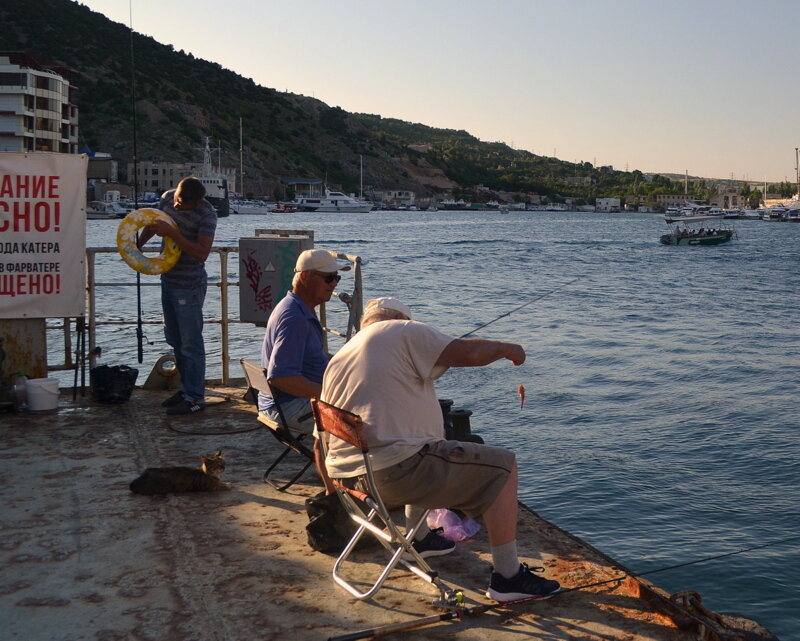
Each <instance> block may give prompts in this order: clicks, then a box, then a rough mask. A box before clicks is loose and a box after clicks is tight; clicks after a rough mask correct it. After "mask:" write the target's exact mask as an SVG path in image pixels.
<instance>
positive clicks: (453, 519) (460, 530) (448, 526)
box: [428, 508, 481, 541]
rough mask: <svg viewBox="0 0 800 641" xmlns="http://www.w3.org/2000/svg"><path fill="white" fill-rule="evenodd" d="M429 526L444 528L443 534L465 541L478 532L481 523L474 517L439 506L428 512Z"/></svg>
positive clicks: (448, 537)
mask: <svg viewBox="0 0 800 641" xmlns="http://www.w3.org/2000/svg"><path fill="white" fill-rule="evenodd" d="M428 527H429V528H431V529H435V528H442V536H443V537H444V538H446V539H449V540H451V541H463V540H464V539H468V538H470V537H472V536H475V535H476V534H477V533H478V530H480V529H481V526H480V524H479V523H478V522H477V521H475V520H474V519H469V518H466V517H465V518H463V519H462V518H461V517H460V516H459V515H458V514H456V513H455V512H453V511H452V510H448V509H447V508H438V509H436V510H431V511H430V512H428Z"/></svg>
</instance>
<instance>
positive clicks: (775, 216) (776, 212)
mask: <svg viewBox="0 0 800 641" xmlns="http://www.w3.org/2000/svg"><path fill="white" fill-rule="evenodd" d="M785 218H786V207H784V206H783V205H773V206H772V207H770V208H769V209H767V210H765V211H764V213H763V214H762V215H761V219H762V220H768V221H770V222H773V223H776V222H783V220H785Z"/></svg>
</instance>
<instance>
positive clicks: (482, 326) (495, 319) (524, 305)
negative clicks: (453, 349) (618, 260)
mask: <svg viewBox="0 0 800 641" xmlns="http://www.w3.org/2000/svg"><path fill="white" fill-rule="evenodd" d="M576 280H580V276H578V277H577V278H573V279H572V280H571V281H569V282H567V283H564V284H563V285H559V286H558V287H556V288H555V289H551V290H550V291H549V292H545V293H544V294H540V295H539V296H537V297H536V298H532V299H531V300H529V301H528V302H527V303H523V304H522V305H520V306H519V307H515V308H514V309H512V310H509V311H507V312H506V313H504V314H500V316H498V317H497V318H494V319H492V320H490V321H489V322H488V323H484V324H483V325H480V326H478V327H476V328H475V329H473V330H471V331H469V332H467V333H466V334H462V335H461V336H459V338H466V337H467V336H469V335H471V334H474V333H475V332H477V331H478V330H479V329H483V328H484V327H487V326H489V325H491V324H492V323H495V322H497V321H499V320H500V319H501V318H505V317H506V316H510V315H511V314H513V313H514V312H517V311H519V310H520V309H522V308H523V307H527V306H528V305H530V304H531V303H535V302H536V301H537V300H542V299H543V298H544V297H545V296H549V295H550V294H553V293H555V292H557V291H561V290H562V289H564V288H565V287H567V286H568V285H571V284H572V283H574V282H575V281H576Z"/></svg>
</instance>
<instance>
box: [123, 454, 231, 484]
mask: <svg viewBox="0 0 800 641" xmlns="http://www.w3.org/2000/svg"><path fill="white" fill-rule="evenodd" d="M200 460H201V461H202V465H201V466H200V467H199V468H197V467H148V468H147V469H146V470H145V471H144V472H142V475H141V476H140V477H139V478H137V479H135V480H134V481H132V482H131V484H130V488H131V492H135V493H136V494H172V493H173V492H216V491H218V490H227V489H229V487H228V485H227V484H226V483H223V482H222V481H220V480H219V476H220V474H222V472H223V471H224V470H225V459H224V458H223V457H222V450H219V451H218V452H217V453H216V454H214V455H213V456H201V457H200Z"/></svg>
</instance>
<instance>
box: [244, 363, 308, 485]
mask: <svg viewBox="0 0 800 641" xmlns="http://www.w3.org/2000/svg"><path fill="white" fill-rule="evenodd" d="M239 362H240V363H241V364H242V369H243V370H244V377H245V380H246V381H247V385H248V387H249V388H250V390H256V391H259V392H263V393H264V394H268V395H269V396H271V397H272V399H273V400H274V401H275V407H276V408H277V410H278V420H277V421H275V420H273V419H272V418H270V417H269V416H266V415H264V414H262V413H261V412H259V413H258V420H259V421H260V422H261V423H263V424H264V425H266V426H267V427H268V428H269V432H270V434H272V435H273V436H274V437H275V438H276V439H278V441H279V442H280V443H281V445H283V446H284V449H283V451H282V452H281V453H280V454H279V455H278V457H277V458H276V459H275V460H274V461H273V462H272V463H271V464H270V465H269V467H268V468H267V470H266V472H264V482H265V483H269V484H270V485H271V486H272V487H274V488H275V489H276V490H279V491H281V492H283V491H284V490H286V489H288V488H289V487H291V486H292V485H294V484H295V483H296V482H297V481H298V480H299V479H300V477H301V476H303V474H304V473H305V471H306V470H307V469H308V468H309V467H311V465H312V464H313V463H314V452H313V451H312V450H310V449H309V448H308V447H306V444H305V443H303V438H304V437H306V436H311V435H312V430H313V429H314V424H313V422H312V421H311V420H310V419H311V416H312V414H311V412H309V413H308V419H309V420H308V429H301V428H297V427H289V425H288V424H287V423H286V417H284V415H283V410H282V409H281V406H280V403H278V400H277V399H276V397H275V393H274V390H273V389H272V385H270V381H269V379H268V378H267V371H266V370H265V369H264V368H263V367H261V365H256V364H255V363H252V362H250V361H248V360H246V359H244V358H241V359H239ZM255 403H256V405H257V404H258V398H257V397H256V398H255ZM304 420H305V416H301V417H300V422H303V421H304ZM291 452H295V453H297V454H299V455H300V456H301V457H302V458H303V459H304V461H305V464H304V465H303V467H302V468H301V469H300V470H299V471H298V472H296V473H295V474H294V475H293V476H292V477H291V478H290V479H289V480H288V481H275V480H273V479H272V478H270V475H271V474H272V473H273V471H274V470H275V468H277V467H278V465H279V464H280V463H281V462H282V461H283V459H285V458H286V457H287V456H288V455H289V454H290V453H291Z"/></svg>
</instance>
